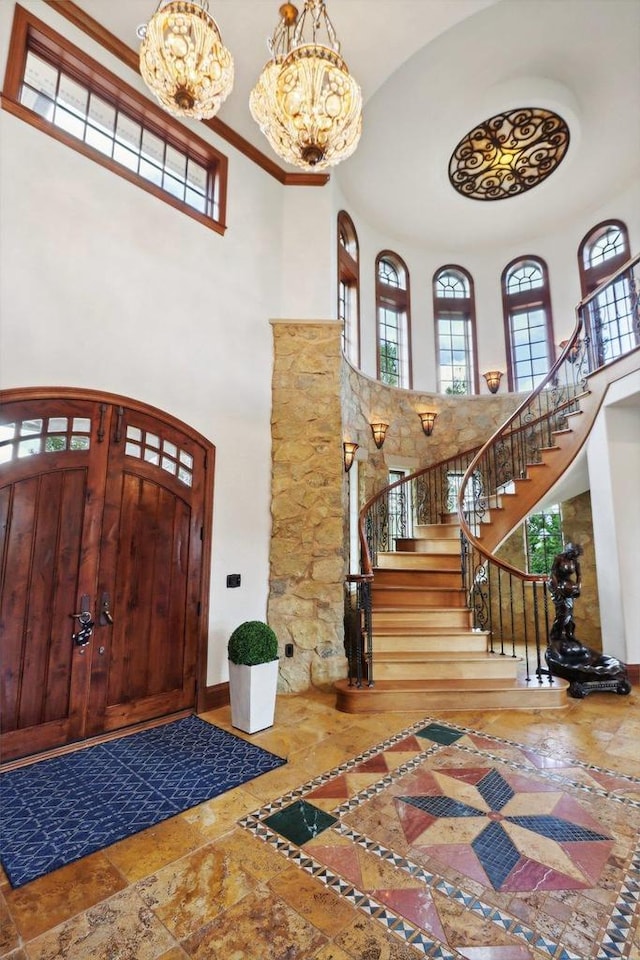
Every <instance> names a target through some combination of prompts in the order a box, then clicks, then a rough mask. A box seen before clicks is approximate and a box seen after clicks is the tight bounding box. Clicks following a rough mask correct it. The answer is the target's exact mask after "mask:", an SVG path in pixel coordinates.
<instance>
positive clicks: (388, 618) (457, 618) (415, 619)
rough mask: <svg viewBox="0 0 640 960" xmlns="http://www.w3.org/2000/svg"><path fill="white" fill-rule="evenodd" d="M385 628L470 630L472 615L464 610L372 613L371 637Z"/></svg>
mask: <svg viewBox="0 0 640 960" xmlns="http://www.w3.org/2000/svg"><path fill="white" fill-rule="evenodd" d="M385 626H391V627H398V628H399V629H402V630H404V629H407V628H408V627H410V628H411V629H412V630H414V629H416V630H419V629H420V628H421V627H429V628H433V629H440V628H444V630H455V629H456V628H462V629H463V630H470V629H471V626H472V614H471V611H470V610H467V609H466V608H461V609H459V610H458V609H456V608H453V609H451V610H431V611H420V610H416V611H415V612H412V611H410V610H401V611H397V610H394V611H392V610H388V611H382V610H380V611H375V610H374V613H373V635H374V636H375V634H376V630H384V628H385Z"/></svg>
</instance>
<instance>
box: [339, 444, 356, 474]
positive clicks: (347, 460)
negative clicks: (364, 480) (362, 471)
mask: <svg viewBox="0 0 640 960" xmlns="http://www.w3.org/2000/svg"><path fill="white" fill-rule="evenodd" d="M342 449H343V451H344V472H345V473H349V470H351V467H352V465H353V461H354V460H355V458H356V450H357V449H358V444H357V443H349V442H345V443H343V444H342Z"/></svg>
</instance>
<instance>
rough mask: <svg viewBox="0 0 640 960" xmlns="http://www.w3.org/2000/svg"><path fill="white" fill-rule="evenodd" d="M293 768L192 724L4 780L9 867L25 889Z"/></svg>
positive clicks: (1, 841) (2, 827)
mask: <svg viewBox="0 0 640 960" xmlns="http://www.w3.org/2000/svg"><path fill="white" fill-rule="evenodd" d="M284 763H286V760H283V759H282V758H281V757H277V756H275V754H273V753H268V752H267V751H266V750H263V749H262V748H261V747H256V746H254V745H253V744H252V743H248V742H247V741H246V740H241V739H240V737H236V736H234V735H233V734H231V733H228V732H227V731H226V730H221V729H220V728H219V727H214V726H213V725H212V724H210V723H206V722H205V721H204V720H200V719H199V718H198V717H194V716H190V717H185V718H184V719H182V720H176V721H174V722H172V723H167V724H165V725H164V726H160V727H154V728H153V729H151V730H144V731H143V732H142V733H134V734H131V735H130V736H124V737H122V738H120V739H118V740H110V741H109V742H107V743H100V744H97V745H96V746H94V747H87V748H86V749H84V750H78V751H77V752H75V753H68V754H65V755H64V756H60V757H55V758H53V759H51V760H42V761H40V762H39V763H33V764H31V765H30V766H27V767H21V768H19V769H17V770H11V771H9V772H7V773H3V774H2V775H1V776H0V861H1V862H2V865H3V867H4V869H5V871H6V873H7V876H8V877H9V880H10V882H11V885H12V886H13V887H14V888H15V887H20V886H22V885H23V884H25V883H28V882H29V881H30V880H35V879H36V877H41V876H44V874H46V873H50V872H51V871H52V870H56V869H57V868H58V867H62V866H65V865H66V864H67V863H72V862H73V861H74V860H79V859H80V858H81V857H86V856H87V854H89V853H95V851H96V850H101V849H102V848H103V847H106V846H109V845H110V844H112V843H115V842H116V841H117V840H123V839H124V838H125V837H130V836H131V835H132V834H134V833H138V832H139V831H140V830H145V829H146V828H147V827H151V826H153V825H154V824H156V823H160V821H161V820H166V819H167V818H168V817H174V816H175V815H176V814H178V813H182V811H184V810H188V809H189V808H190V807H195V806H197V804H199V803H203V802H204V801H205V800H210V799H211V798H212V797H217V796H218V795H219V794H221V793H224V792H225V791H227V790H231V789H232V788H233V787H237V786H239V785H240V784H242V783H246V782H247V780H253V779H254V777H258V776H260V774H262V773H266V772H267V771H268V770H275V769H276V768H277V767H280V766H282V765H283V764H284Z"/></svg>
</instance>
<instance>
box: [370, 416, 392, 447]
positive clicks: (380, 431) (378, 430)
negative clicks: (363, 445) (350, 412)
mask: <svg viewBox="0 0 640 960" xmlns="http://www.w3.org/2000/svg"><path fill="white" fill-rule="evenodd" d="M369 426H370V427H371V433H372V434H373V442H374V443H375V445H376V447H377V448H378V450H379V449H380V448H381V447H382V444H383V443H384V438H385V437H386V435H387V430H388V428H389V424H388V423H383V422H382V421H380V422H378V423H370V424H369Z"/></svg>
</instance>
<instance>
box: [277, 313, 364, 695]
mask: <svg viewBox="0 0 640 960" xmlns="http://www.w3.org/2000/svg"><path fill="white" fill-rule="evenodd" d="M272 327H273V341H274V362H273V380H272V413H271V438H272V492H271V516H272V532H271V558H270V592H269V605H268V614H267V619H268V621H269V624H270V626H271V627H272V628H273V630H274V631H275V632H276V634H277V636H278V642H279V645H280V655H281V657H282V659H281V661H280V682H279V689H280V691H281V692H298V691H301V690H306V689H307V688H308V687H309V686H323V685H327V684H330V683H332V682H333V681H334V680H336V679H339V678H340V677H344V676H346V659H345V656H344V631H343V614H344V599H343V598H344V592H343V591H344V577H345V574H346V561H345V550H344V514H345V490H346V486H345V480H344V467H343V462H342V414H341V406H340V380H341V366H342V353H341V342H340V338H341V324H340V323H336V322H333V321H326V322H324V321H314V322H305V321H293V320H275V321H272ZM288 643H291V644H293V657H291V658H285V657H284V647H285V645H286V644H288Z"/></svg>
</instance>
